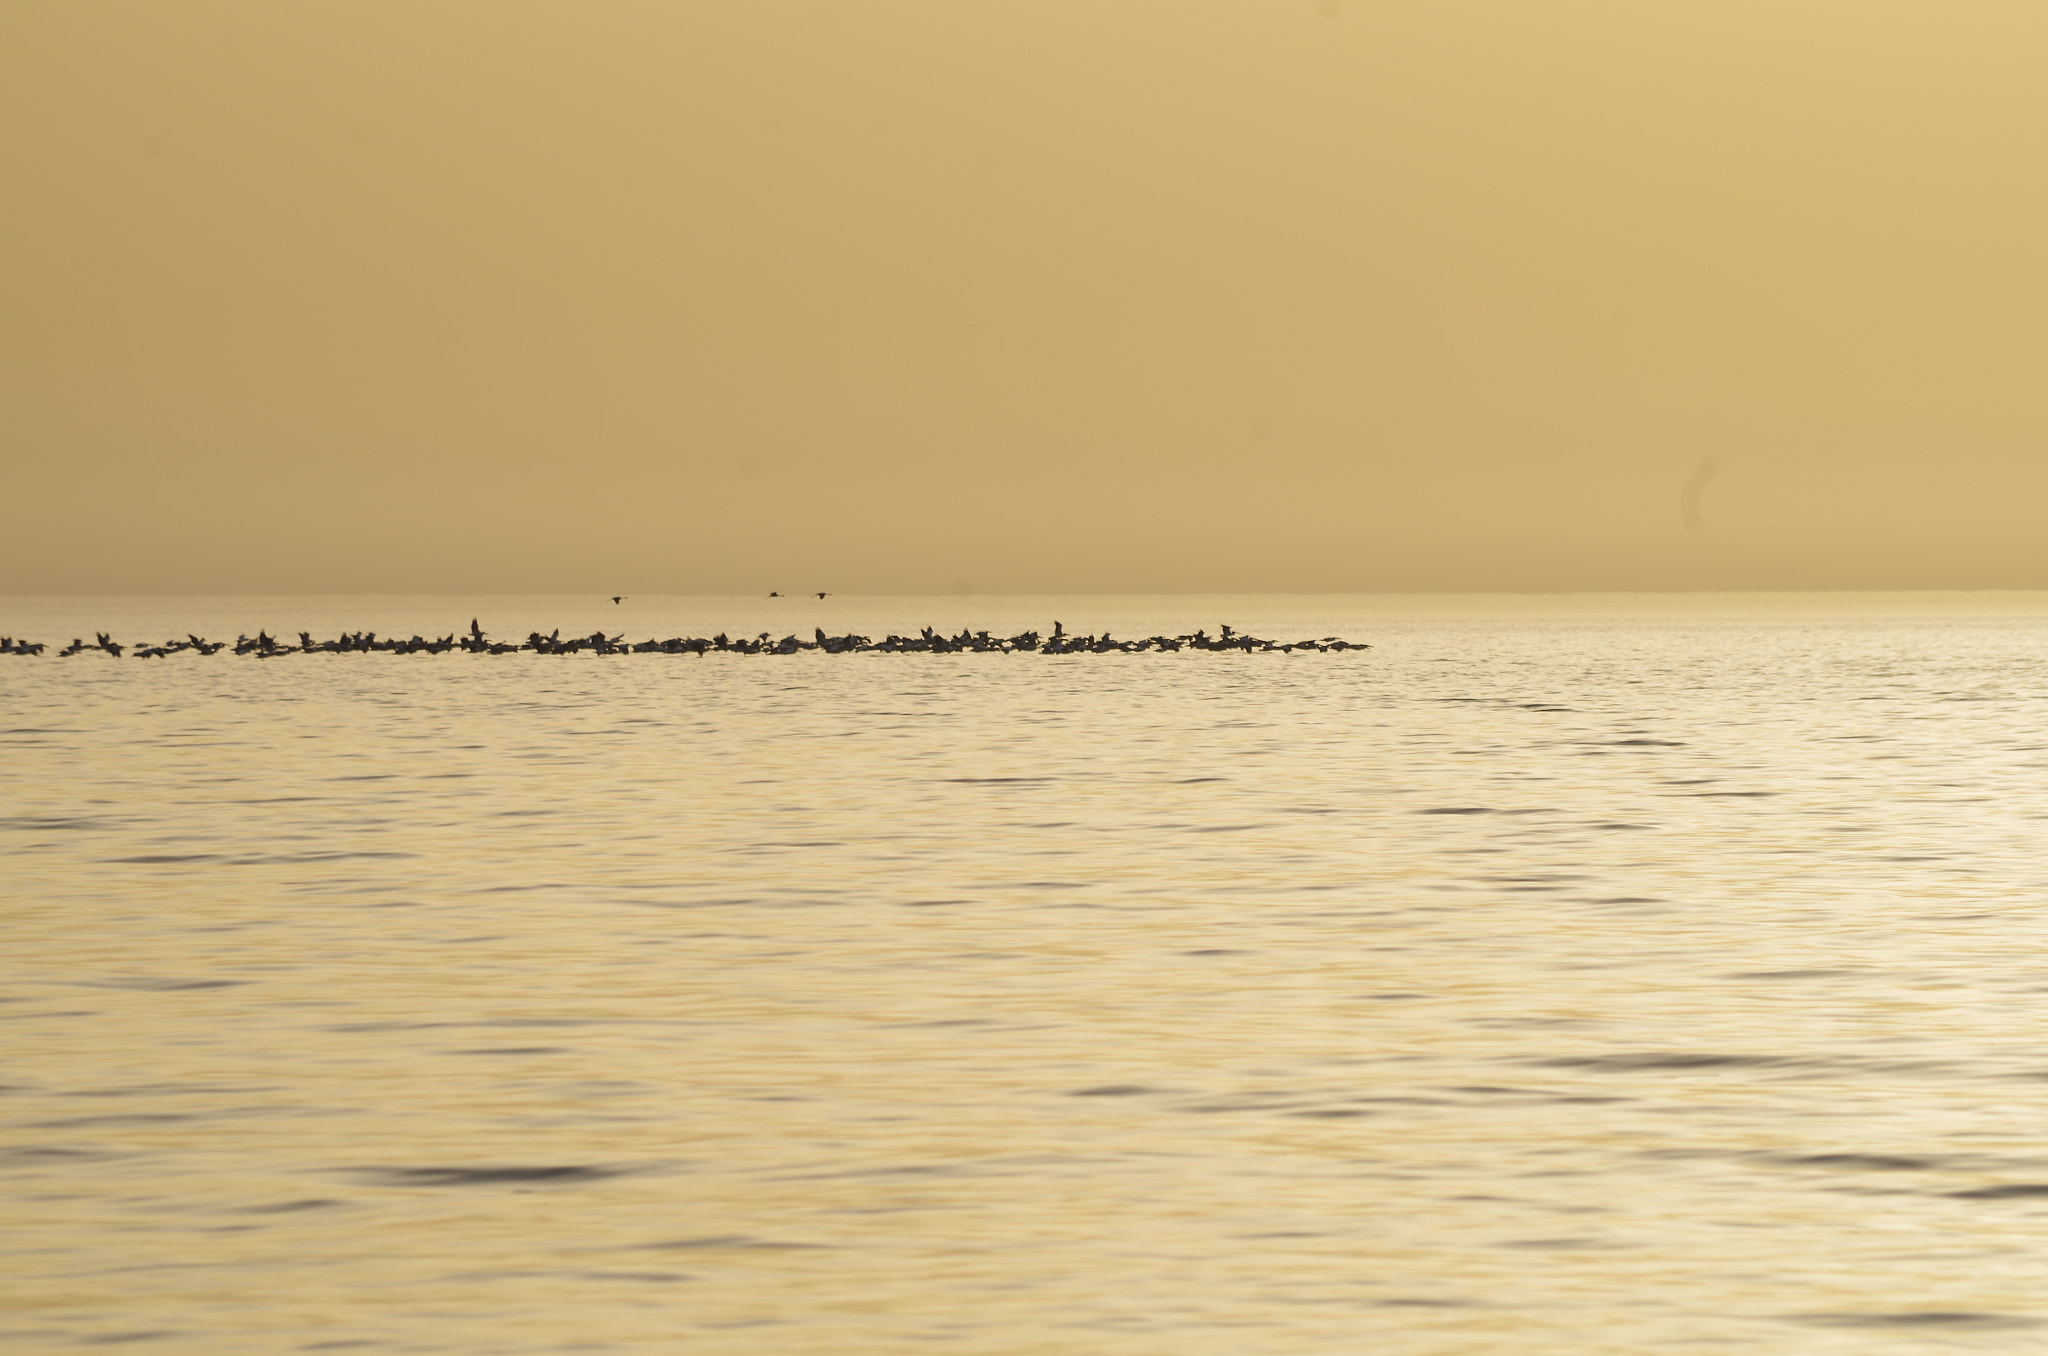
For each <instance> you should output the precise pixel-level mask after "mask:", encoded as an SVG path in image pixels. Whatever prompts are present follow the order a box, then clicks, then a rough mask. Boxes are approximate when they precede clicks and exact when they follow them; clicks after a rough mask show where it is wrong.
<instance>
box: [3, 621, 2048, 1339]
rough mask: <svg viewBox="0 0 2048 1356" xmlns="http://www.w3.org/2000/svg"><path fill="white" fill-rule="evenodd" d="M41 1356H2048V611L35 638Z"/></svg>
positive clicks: (26, 1296)
mask: <svg viewBox="0 0 2048 1356" xmlns="http://www.w3.org/2000/svg"><path fill="white" fill-rule="evenodd" d="M472 616H477V617H479V618H480V619H481V620H482V622H483V624H484V626H485V628H486V629H487V630H490V631H493V632H498V633H517V634H523V633H524V632H525V631H526V630H528V629H530V628H531V627H535V626H539V627H541V628H542V629H550V628H552V627H554V626H557V625H559V626H561V627H562V628H563V629H564V631H565V633H566V632H568V631H572V630H582V631H588V630H590V629H594V628H596V627H598V626H601V625H602V626H606V627H608V628H609V629H612V630H614V631H616V630H624V631H626V632H627V633H628V635H629V638H632V639H640V638H643V636H667V635H671V634H676V633H685V634H688V633H697V634H703V633H706V632H710V631H714V630H719V629H728V630H734V631H744V632H747V633H752V632H754V631H759V630H771V631H774V632H775V633H776V634H781V633H782V632H784V631H798V632H800V633H802V634H808V633H809V630H810V628H811V627H812V626H813V625H824V626H826V627H827V628H828V629H832V630H847V629H851V630H860V631H867V632H870V633H876V634H879V633H881V632H884V631H887V630H890V629H898V630H905V629H910V628H914V627H917V626H919V625H923V624H927V623H929V624H933V625H939V626H945V627H957V626H959V625H962V624H973V625H975V626H977V627H983V626H986V627H990V628H993V629H1004V630H1021V629H1024V628H1026V627H1029V626H1037V627H1040V628H1044V627H1046V626H1047V625H1048V624H1049V623H1050V621H1051V620H1052V619H1053V618H1058V619H1059V620H1061V621H1063V622H1065V624H1066V625H1067V626H1068V627H1069V629H1077V630H1100V629H1102V628H1103V627H1112V628H1114V629H1115V630H1116V631H1117V632H1118V633H1120V634H1144V633H1151V632H1154V631H1179V630H1189V629H1193V628H1194V627H1196V626H1206V627H1208V628H1210V629H1211V630H1212V631H1213V630H1214V628H1215V626H1216V625H1217V624H1218V623H1219V622H1229V623H1231V624H1233V625H1236V626H1239V627H1241V628H1245V629H1249V630H1252V631H1254V632H1255V633H1257V634H1260V635H1265V636H1271V637H1274V638H1277V639H1283V640H1286V639H1295V638H1298V637H1303V636H1318V635H1331V634H1335V635H1343V636H1346V637H1349V638H1354V639H1359V640H1365V641H1370V642H1372V643H1373V644H1374V645H1375V646H1376V648H1375V649H1373V650H1371V651H1369V652H1367V653H1364V654H1320V655H1319V654H1294V655H1208V654H1193V653H1182V654H1173V655H1130V656H1125V655H1105V656H1091V657H1067V658H1052V657H1043V656H1032V655H1020V656H1007V657H1006V656H999V655H948V656H931V655H901V656H890V655H868V656H849V657H829V656H823V655H817V654H807V655H799V656H795V657H788V658H767V657H762V658H741V657H733V656H712V657H709V658H706V659H702V660H699V659H692V658H680V659H673V658H666V657H658V656H633V657H622V658H599V657H595V656H589V655H583V656H575V657H568V658H544V657H537V656H530V655H514V656H505V657H502V658H488V657H478V656H468V655H459V654H458V655H447V656H409V657H394V656H388V655H372V656H357V655H347V656H317V657H301V656H294V657H290V658H287V659H281V660H273V661H259V660H255V659H245V660H237V659H235V658H234V657H233V656H231V655H226V654H223V655H218V656H215V657H213V658H210V659H200V658H195V657H192V656H189V655H188V656H176V657H173V658H170V659H165V660H155V661H141V662H138V661H135V660H132V659H130V660H119V661H116V660H113V659H111V658H108V657H106V656H102V655H98V654H90V655H82V656H78V657H75V658H71V659H65V660H57V659H54V658H50V657H45V658H42V659H35V660H27V659H12V658H0V731H4V733H0V816H4V817H0V853H4V861H0V896H4V904H0V976H4V981H5V983H4V995H0V996H4V1002H0V1083H4V1089H0V1218H4V1220H5V1226H4V1229H5V1233H4V1247H5V1256H4V1257H0V1348H4V1349H6V1350H9V1351H24V1352H42V1351H54V1350H62V1349H67V1348H69V1347H71V1346H73V1345H92V1344H100V1343H112V1342H119V1343H124V1344H126V1346H127V1347H132V1348H133V1349H135V1350H138V1351H150V1352H159V1351H160V1352H167V1353H170V1352H175V1353H222V1352H234V1353H245V1352H272V1351H277V1352H286V1351H299V1350H328V1349H336V1350H339V1349H348V1350H361V1351H371V1352H463V1353H473V1352H508V1353H522V1352H558V1351H564V1352H565V1351H595V1352H630V1353H642V1352H647V1353H652V1352H670V1351H689V1352H696V1353H710V1354H716V1356H724V1354H726V1353H731V1354H733V1356H740V1354H745V1356H755V1354H756V1353H777V1354H780V1353H820V1354H823V1353H831V1354H832V1356H869V1354H874V1356H880V1354H881V1353H900V1352H904V1351H915V1350H942V1351H952V1352H962V1353H990V1354H996V1353H1000V1354H1001V1356H1022V1354H1025V1353H1077V1354H1078V1353H1091V1354H1092V1353H1110V1354H1112V1356H1125V1354H1129V1356H1151V1354H1152V1353H1174V1354H1175V1356H1190V1354H1203V1353H1215V1354H1216V1356H1242V1354H1243V1353H1261V1354H1262V1356H1265V1354H1271V1356H1292V1354H1293V1353H1353V1352H1367V1351H1369V1352H1373V1353H1391V1354H1393V1356H1407V1354H1410V1353H1413V1354H1416V1356H1419V1354H1421V1353H1474V1352H1478V1353H1491V1352H1501V1353H1510V1352H1512V1353H1552V1352H1571V1353H1598V1352H1613V1353H1638V1352H1644V1351H1653V1350H1663V1349H1667V1348H1670V1349H1688V1348H1708V1349H1715V1348H1731V1347H1732V1348H1738V1349H1753V1350H1766V1351H1773V1352H1809V1351H1811V1352H1834V1351H1841V1352H1867V1351H1872V1350H1884V1351H1911V1350H1923V1349H1924V1350H1937V1349H1941V1350H1946V1349H1956V1348H1965V1349H1985V1350H2033V1349H2042V1348H2048V854H2044V850H2043V837H2044V831H2048V596H2042V595H1999V596H1992V595H1987V596H1947V597H1941V596H1914V597H1908V596H1871V595H1863V596H1842V597H1832V598H1831V597H1750V598H1738V597H1718V598H1715V597H1699V598H1682V599H1667V600H1656V599H1627V598H1552V599H1523V600H1514V599H1480V598H1439V599H1424V598H1407V599H1402V598H1371V597H1328V598H1264V597H1261V598H1243V597H1239V598H1187V597H1175V598H1096V599H1076V598H1065V599H1021V598H997V599H927V600H914V599H894V600H876V599H836V598H835V599H828V600H826V601H825V602H824V603H817V602H816V601H815V600H804V601H797V600H781V601H777V602H773V603H771V602H767V601H764V600H739V599H651V600H642V599H630V600H629V601H628V602H627V603H626V604H625V605H623V606H622V607H619V608H617V609H613V608H612V607H611V605H609V604H601V605H596V606H593V605H592V604H591V603H589V602H588V601H586V600H561V599H534V598H496V599H476V600H471V599H422V598H415V599H391V598H362V599H339V598H318V599H277V598H270V599H242V600H235V599H182V600H180V599H99V600H91V599H62V600H58V599H47V600H36V599H15V600H9V601H5V602H4V603H0V631H4V632H7V633H9V634H14V635H21V634H24V633H26V634H28V635H31V636H33V637H35V638H38V639H43V640H47V641H52V642H55V643H56V644H53V646H52V648H53V649H54V648H56V645H60V644H62V643H63V642H65V641H68V640H69V639H70V638H71V637H72V636H73V635H79V634H84V635H86V636H88V637H89V636H90V634H91V632H92V631H94V630H113V631H115V632H116V634H117V636H118V637H119V638H121V639H125V640H129V641H135V640H141V639H149V640H161V639H164V638H167V637H170V636H173V635H178V634H182V633H184V632H186V631H188V630H198V631H200V632H201V634H212V635H213V636H214V638H216V639H219V638H222V637H223V635H225V636H226V637H227V638H232V636H233V634H234V633H235V632H237V631H249V632H252V633H253V632H254V631H255V630H256V628H258V627H268V628H270V629H271V630H272V631H273V632H278V631H282V632H286V633H290V632H296V631H297V630H299V629H301V628H311V629H313V630H315V631H316V632H318V631H324V632H327V633H333V632H336V631H339V630H342V629H344V628H348V629H362V628H374V629H377V630H380V631H386V632H400V633H405V634H410V633H411V632H413V631H415V630H418V631H422V632H427V633H429V634H445V633H447V632H449V631H454V630H457V629H460V628H462V627H463V626H466V625H467V623H468V621H469V619H470V618H471V617H472Z"/></svg>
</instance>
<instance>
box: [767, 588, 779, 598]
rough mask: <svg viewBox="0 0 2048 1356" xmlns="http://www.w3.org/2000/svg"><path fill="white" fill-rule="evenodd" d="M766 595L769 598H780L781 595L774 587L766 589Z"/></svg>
mask: <svg viewBox="0 0 2048 1356" xmlns="http://www.w3.org/2000/svg"><path fill="white" fill-rule="evenodd" d="M768 596H769V597H770V598H780V597H781V596H782V595H781V594H779V593H777V592H776V591H775V590H774V589H770V590H768Z"/></svg>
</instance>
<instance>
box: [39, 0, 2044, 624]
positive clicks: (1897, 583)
mask: <svg viewBox="0 0 2048 1356" xmlns="http://www.w3.org/2000/svg"><path fill="white" fill-rule="evenodd" d="M2043 71H2048V6H2043V5H2041V4H2039V3H2038V0H1940V3H1936V0H1914V2H1912V3H1908V2H1906V0H1543V3H1540V4H1539V3H1530V0H1235V2H1232V3H1221V2H1219V0H860V3H857V4H851V3H846V0H664V2H663V3H646V2H643V0H350V2H349V3H347V4H284V5H278V4H263V3H254V2H252V0H234V2H233V3H219V2H218V0H179V2H178V3H174V4H164V3H162V2H161V0H8V3H7V4H6V5H4V6H0V513H4V522H5V530H4V531H0V593H13V594H36V593H238V594H239V593H302V592H332V593H355V592H387V593H449V592H504V593H533V592H550V593H574V592H590V593H593V594H609V593H615V592H617V593H643V594H652V593H751V592H756V591H760V592H766V591H767V590H768V589H771V588H775V589H781V590H784V591H792V590H814V589H828V590H832V591H834V592H843V593H977V592H979V593H1009V592H1019V593H1026V592H1029V593H1039V592H1109V593H1124V592H1216V591H1245V592H1274V591H1302V592H1361V591H1364V592H1377V591H1438V590H1442V591H1456V590H1489V591H1491V590H1504V591H1522V590H1528V591H1549V590H1601V591H1610V590H1649V591H1657V590H1690V589H1833V588H1859V589H1861V588H1868V589H1894V588H1900V589H1902V588H2037V589H2038V588H2048V533H2044V532H2043V530H2042V516H2043V512H2044V506H2048V379H2044V378H2048V175H2044V174H2043V172H2042V167H2043V166H2044V165H2048V79H2044V78H2043V76H2042V72H2043Z"/></svg>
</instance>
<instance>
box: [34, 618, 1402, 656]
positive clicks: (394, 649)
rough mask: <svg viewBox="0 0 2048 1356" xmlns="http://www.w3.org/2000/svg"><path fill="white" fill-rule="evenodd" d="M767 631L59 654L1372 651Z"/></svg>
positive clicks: (1191, 638)
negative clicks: (777, 635)
mask: <svg viewBox="0 0 2048 1356" xmlns="http://www.w3.org/2000/svg"><path fill="white" fill-rule="evenodd" d="M771 635H772V633H771V632H768V631H763V632H761V633H760V634H759V635H757V636H746V637H738V638H735V637H733V636H729V635H726V634H725V633H724V632H720V633H719V634H718V635H715V636H710V637H703V636H690V637H684V636H672V637H670V638H669V639H667V640H653V639H649V640H643V641H628V640H626V638H625V637H624V635H623V634H621V635H616V636H607V635H606V634H605V633H604V632H602V631H593V632H592V633H591V634H589V635H587V636H571V637H569V638H568V639H566V640H564V639H563V638H562V633H561V630H560V628H557V629H556V630H555V631H553V632H551V633H550V634H548V635H545V636H544V635H542V634H541V633H540V632H538V631H533V632H530V633H528V635H527V637H526V639H525V640H523V641H502V640H492V639H491V638H490V637H489V636H488V635H486V634H485V633H484V629H483V628H482V627H481V626H479V625H478V624H477V622H476V620H475V619H474V618H472V619H471V620H470V623H469V631H468V633H467V634H463V635H447V636H441V637H439V638H438V639H432V640H430V639H428V638H426V637H424V636H418V635H415V636H412V637H411V638H409V639H404V640H401V639H399V638H397V637H395V636H380V635H378V634H377V633H376V632H374V631H351V632H348V633H346V634H344V635H341V636H338V637H336V638H335V639H333V640H315V639H313V637H312V635H311V633H309V632H306V631H301V632H299V643H298V644H296V645H290V644H285V643H283V642H280V641H279V640H278V639H277V638H276V637H275V636H273V635H271V634H270V633H269V632H268V631H258V632H257V633H256V634H255V635H254V636H246V635H244V636H236V637H235V639H234V643H233V645H232V646H231V645H230V644H229V643H228V642H227V641H224V640H207V639H205V638H203V637H200V636H195V635H187V636H186V637H185V638H184V639H183V640H167V641H165V642H164V643H163V644H161V645H134V646H130V645H124V644H122V643H121V642H120V641H117V640H115V639H113V638H112V637H111V636H109V635H108V634H107V633H106V632H104V631H101V632H96V633H95V638H94V639H93V641H92V642H91V643H90V644H88V643H87V642H86V641H84V640H73V641H72V642H71V643H70V644H69V645H67V646H65V647H64V648H63V649H61V650H58V651H57V652H56V653H57V657H58V658H60V659H62V658H68V657H70V656H71V655H75V654H84V653H87V652H89V651H90V652H96V653H102V654H110V655H112V656H113V657H114V658H116V659H119V658H121V657H122V656H123V655H126V656H127V657H129V658H132V659H163V658H166V657H168V656H170V655H174V654H199V655H210V654H218V653H219V652H220V651H222V650H226V649H232V650H233V651H234V652H235V653H236V654H238V655H253V656H255V657H256V658H258V659H277V658H281V657H283V656H285V655H288V654H446V653H448V652H449V651H451V650H453V651H457V652H460V653H465V654H519V653H526V654H671V655H681V654H688V655H698V656H702V655H707V654H800V653H803V652H804V651H806V650H817V651H821V652H823V653H825V654H963V653H973V654H1019V653H1030V654H1143V653H1146V652H1148V651H1174V650H1205V651H1210V652H1216V651H1235V652H1242V653H1255V652H1257V653H1293V652H1296V651H1301V650H1314V651H1317V652H1319V653H1320V652H1325V651H1330V650H1369V649H1371V648H1372V647H1371V646H1370V645H1361V644H1358V643H1356V642H1354V641H1348V640H1340V639H1338V638H1337V637H1336V636H1323V637H1321V638H1320V639H1316V640H1297V641H1293V642H1290V643H1285V644H1283V643H1280V642H1277V641H1271V640H1261V639H1259V638H1258V637H1257V636H1252V635H1246V634H1245V633H1244V632H1242V631H1235V630H1232V629H1231V628H1230V627H1228V626H1225V627H1223V628H1222V630H1221V632H1220V633H1219V634H1217V635H1214V636H1212V635H1210V634H1209V633H1208V632H1206V631H1196V632H1194V633H1193V634H1192V635H1184V636H1147V637H1145V638H1144V639H1142V640H1118V639H1116V638H1115V637H1114V636H1112V635H1110V634H1109V633H1108V632H1107V631H1105V632H1103V633H1102V634H1101V635H1099V636H1097V635H1073V634H1070V633H1069V632H1068V631H1067V629H1066V627H1065V626H1063V625H1061V624H1060V623H1059V622H1057V621H1056V622H1054V623H1053V624H1052V631H1051V633H1050V634H1048V635H1040V634H1039V633H1038V632H1036V631H1025V632H1022V633H1020V634H1018V635H1014V636H999V635H995V634H992V633H990V632H988V631H964V630H963V631H961V632H959V633H958V634H957V635H950V636H949V635H944V634H942V633H940V632H938V631H934V630H933V629H932V628H931V627H929V626H927V627H925V628H924V629H923V630H921V631H919V632H918V633H917V634H916V635H914V636H898V635H890V636H887V637H885V638H884V639H882V640H873V639H870V638H869V637H867V636H859V635H850V634H849V635H843V636H828V635H826V634H825V632H824V630H823V629H822V628H820V629H814V630H813V631H812V638H811V639H810V640H799V639H798V638H797V637H796V636H794V635H788V636H784V637H783V638H782V639H781V640H771V639H770V638H769V637H770V636H771ZM47 648H48V646H46V645H44V644H43V643H42V642H40V641H27V640H17V639H15V638H14V637H12V636H0V654H12V655H23V656H31V657H33V656H37V655H41V654H42V653H43V652H44V650H46V649H47Z"/></svg>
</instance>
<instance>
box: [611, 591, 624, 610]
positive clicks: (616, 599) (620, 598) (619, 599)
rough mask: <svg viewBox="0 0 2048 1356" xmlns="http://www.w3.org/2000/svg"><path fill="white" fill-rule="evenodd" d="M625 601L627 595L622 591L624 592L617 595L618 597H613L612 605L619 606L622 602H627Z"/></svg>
mask: <svg viewBox="0 0 2048 1356" xmlns="http://www.w3.org/2000/svg"><path fill="white" fill-rule="evenodd" d="M625 601H626V595H625V594H623V593H622V594H619V595H618V596H616V597H614V598H613V599H612V606H613V607H617V606H618V605H619V604H620V603H623V602H625Z"/></svg>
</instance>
